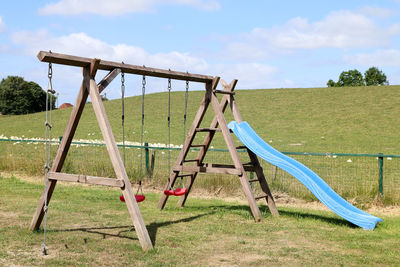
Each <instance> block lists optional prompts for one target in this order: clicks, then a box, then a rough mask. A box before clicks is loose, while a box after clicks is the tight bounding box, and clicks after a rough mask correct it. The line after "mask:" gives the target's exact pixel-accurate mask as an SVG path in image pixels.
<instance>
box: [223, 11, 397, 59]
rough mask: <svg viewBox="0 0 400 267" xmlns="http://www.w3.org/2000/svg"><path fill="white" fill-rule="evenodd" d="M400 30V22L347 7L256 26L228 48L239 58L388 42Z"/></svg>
mask: <svg viewBox="0 0 400 267" xmlns="http://www.w3.org/2000/svg"><path fill="white" fill-rule="evenodd" d="M381 11H382V12H381V13H384V10H381ZM399 33H400V25H399V24H393V25H391V26H389V27H384V28H383V27H379V26H378V25H377V24H376V23H375V21H374V20H372V19H371V18H369V17H367V16H366V15H363V14H361V13H356V12H352V11H345V10H344V11H335V12H331V13H330V14H328V15H327V16H326V17H325V18H323V19H322V20H320V21H315V22H310V21H309V20H308V19H306V18H302V17H296V18H292V19H290V20H289V21H287V22H286V23H285V24H283V25H279V26H274V27H270V28H254V29H253V30H252V31H251V32H249V33H245V34H241V35H238V36H236V39H238V40H240V41H233V42H231V43H230V44H228V45H227V49H226V50H227V51H228V52H229V53H230V54H232V55H233V56H234V57H236V58H237V57H238V56H239V57H241V58H246V57H249V58H250V59H255V58H260V57H261V58H262V57H264V58H265V57H267V56H268V55H270V54H276V53H277V52H280V53H283V52H291V51H294V50H299V49H318V48H338V49H348V48H365V47H374V46H385V45H389V44H390V39H391V37H393V36H394V35H397V34H399ZM246 51H247V52H246Z"/></svg>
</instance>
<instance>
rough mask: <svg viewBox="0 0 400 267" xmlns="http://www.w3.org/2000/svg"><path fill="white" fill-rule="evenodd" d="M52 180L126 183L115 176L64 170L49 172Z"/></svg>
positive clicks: (93, 183)
mask: <svg viewBox="0 0 400 267" xmlns="http://www.w3.org/2000/svg"><path fill="white" fill-rule="evenodd" d="M49 179H50V180H57V181H65V182H76V183H84V184H92V185H105V186H111V187H123V186H124V185H125V183H124V180H121V179H115V178H106V177H98V176H90V175H82V174H70V173H62V172H49Z"/></svg>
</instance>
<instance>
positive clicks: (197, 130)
mask: <svg viewBox="0 0 400 267" xmlns="http://www.w3.org/2000/svg"><path fill="white" fill-rule="evenodd" d="M220 131H221V129H219V128H196V132H220Z"/></svg>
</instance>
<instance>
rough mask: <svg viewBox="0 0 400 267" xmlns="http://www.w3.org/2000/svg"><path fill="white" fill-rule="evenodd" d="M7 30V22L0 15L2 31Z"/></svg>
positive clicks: (0, 30)
mask: <svg viewBox="0 0 400 267" xmlns="http://www.w3.org/2000/svg"><path fill="white" fill-rule="evenodd" d="M5 31H6V24H5V23H4V21H3V18H2V17H1V16H0V33H2V32H5Z"/></svg>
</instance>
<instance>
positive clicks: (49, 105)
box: [42, 63, 56, 255]
mask: <svg viewBox="0 0 400 267" xmlns="http://www.w3.org/2000/svg"><path fill="white" fill-rule="evenodd" d="M47 77H48V84H47V91H46V121H45V165H44V173H45V175H44V176H45V198H44V206H43V212H44V225H43V244H42V253H43V255H47V249H46V232H47V211H48V203H47V199H48V194H49V171H50V162H51V129H52V127H53V126H52V124H51V113H52V112H51V111H52V109H53V98H54V94H55V93H56V92H55V91H54V89H53V82H52V78H53V66H52V64H51V63H49V67H48V72H47Z"/></svg>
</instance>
